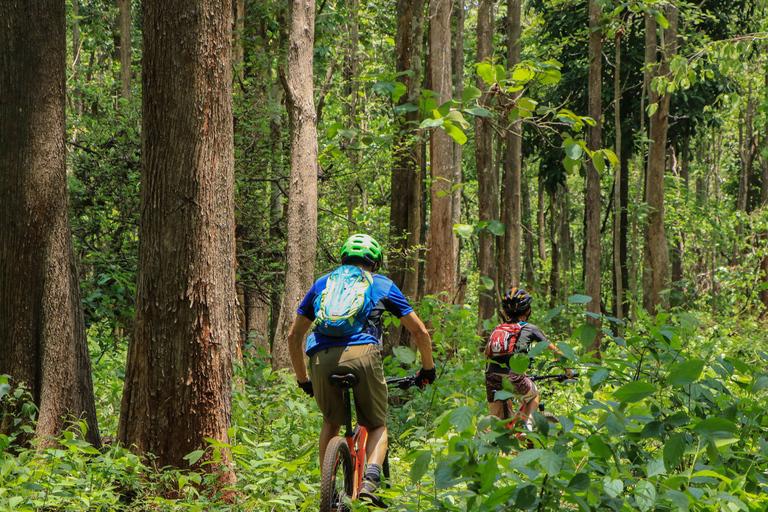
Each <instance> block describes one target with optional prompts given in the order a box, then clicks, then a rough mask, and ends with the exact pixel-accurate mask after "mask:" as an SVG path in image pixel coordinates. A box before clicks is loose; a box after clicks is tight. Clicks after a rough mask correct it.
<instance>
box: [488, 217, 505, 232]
mask: <svg viewBox="0 0 768 512" xmlns="http://www.w3.org/2000/svg"><path fill="white" fill-rule="evenodd" d="M488 231H490V232H491V233H493V234H494V235H495V236H503V235H504V232H505V231H506V226H504V223H503V222H501V221H499V220H491V221H488Z"/></svg>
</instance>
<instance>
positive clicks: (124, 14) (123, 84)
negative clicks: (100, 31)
mask: <svg viewBox="0 0 768 512" xmlns="http://www.w3.org/2000/svg"><path fill="white" fill-rule="evenodd" d="M117 8H118V18H119V20H120V22H119V25H120V51H119V52H118V54H119V60H120V94H121V96H122V97H123V98H130V97H131V0H117Z"/></svg>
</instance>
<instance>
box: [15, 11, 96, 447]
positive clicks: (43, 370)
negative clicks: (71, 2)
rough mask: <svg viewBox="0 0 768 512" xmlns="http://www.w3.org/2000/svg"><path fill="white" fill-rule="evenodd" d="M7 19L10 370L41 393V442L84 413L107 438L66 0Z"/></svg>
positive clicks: (91, 437)
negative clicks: (71, 208) (84, 251)
mask: <svg viewBox="0 0 768 512" xmlns="http://www.w3.org/2000/svg"><path fill="white" fill-rule="evenodd" d="M0 19H2V20H3V28H2V30H0V55H2V57H0V59H2V65H0V91H2V93H1V94H0V134H1V135H0V154H2V155H3V157H2V158H0V219H3V220H2V222H0V333H2V334H1V335H0V354H2V357H0V374H7V375H10V376H11V378H12V379H13V381H14V384H18V383H21V382H24V383H25V385H26V387H27V389H28V390H29V392H30V393H31V395H32V398H33V400H34V403H35V405H36V406H37V408H38V411H39V412H38V417H37V424H36V427H35V433H34V436H35V437H37V438H40V439H41V441H40V444H38V445H37V447H38V448H39V449H43V448H47V447H49V446H51V445H52V444H53V443H55V441H52V440H51V439H48V437H49V436H50V437H52V438H56V437H58V436H59V435H60V434H61V431H62V430H63V429H64V428H65V427H66V426H67V422H70V421H73V420H75V421H77V420H80V419H83V420H84V421H85V423H86V425H87V427H88V432H87V433H86V436H85V439H86V441H88V442H90V443H91V444H93V445H94V446H95V447H97V448H98V447H100V446H101V441H100V438H99V429H98V424H97V418H96V406H95V402H94V396H93V384H92V381H91V366H90V364H91V362H90V355H89V353H88V340H87V338H86V333H85V322H84V320H83V305H82V302H81V300H80V285H79V283H78V277H77V270H76V268H75V267H76V265H75V250H74V245H73V242H72V233H71V229H70V223H69V214H68V211H67V206H68V204H67V203H68V200H69V197H68V194H67V174H66V149H65V147H64V141H65V124H66V123H65V98H66V96H65V94H66V92H65V91H66V89H65V73H66V69H65V66H66V31H65V26H66V25H65V9H64V3H63V2H57V1H51V0H46V1H43V0H40V1H38V2H35V3H33V4H30V3H28V2H24V1H21V0H14V1H6V2H2V3H1V4H0ZM7 426H8V425H5V424H4V423H3V424H1V425H0V434H8V433H9V432H7V431H4V427H7ZM10 428H13V429H14V430H15V429H16V428H18V426H15V425H11V426H10Z"/></svg>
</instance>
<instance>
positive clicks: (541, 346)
mask: <svg viewBox="0 0 768 512" xmlns="http://www.w3.org/2000/svg"><path fill="white" fill-rule="evenodd" d="M550 343H551V342H550V341H549V340H544V341H540V342H538V343H537V344H536V345H534V347H533V348H532V349H531V350H529V351H528V357H530V358H536V357H538V356H539V355H541V354H543V353H544V351H545V350H546V349H547V347H549V344H550Z"/></svg>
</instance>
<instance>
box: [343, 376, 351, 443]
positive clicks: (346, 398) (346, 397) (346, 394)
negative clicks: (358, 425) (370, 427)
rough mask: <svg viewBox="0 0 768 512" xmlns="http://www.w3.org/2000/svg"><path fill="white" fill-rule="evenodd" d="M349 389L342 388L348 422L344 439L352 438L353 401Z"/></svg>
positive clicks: (345, 416) (345, 417)
mask: <svg viewBox="0 0 768 512" xmlns="http://www.w3.org/2000/svg"><path fill="white" fill-rule="evenodd" d="M349 389H350V388H349V387H346V386H344V387H343V388H342V391H341V393H342V396H343V397H344V419H345V420H346V422H347V424H346V429H347V431H346V432H345V433H344V437H352V400H351V398H350V393H349Z"/></svg>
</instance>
